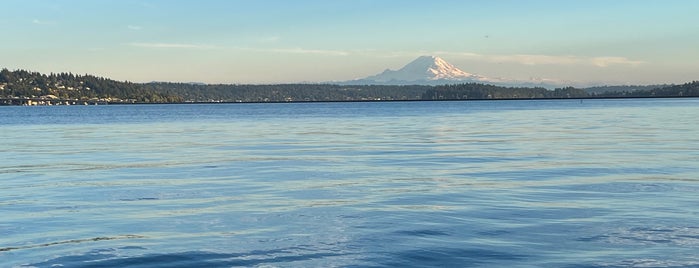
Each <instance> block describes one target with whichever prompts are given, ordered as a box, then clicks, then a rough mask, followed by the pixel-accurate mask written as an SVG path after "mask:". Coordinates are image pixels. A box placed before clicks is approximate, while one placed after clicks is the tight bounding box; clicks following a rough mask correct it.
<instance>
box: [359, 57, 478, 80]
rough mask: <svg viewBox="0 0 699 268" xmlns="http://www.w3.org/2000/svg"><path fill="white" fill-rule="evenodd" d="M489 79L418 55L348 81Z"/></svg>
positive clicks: (437, 58) (440, 59) (441, 61)
mask: <svg viewBox="0 0 699 268" xmlns="http://www.w3.org/2000/svg"><path fill="white" fill-rule="evenodd" d="M489 81H490V79H488V78H486V77H484V76H480V75H476V74H471V73H467V72H464V71H462V70H460V69H459V68H457V67H456V66H454V65H452V64H451V63H448V62H446V61H445V60H443V59H442V58H440V57H436V56H420V57H418V58H417V59H415V60H413V61H412V62H410V63H408V64H407V65H405V66H403V68H400V69H398V70H395V71H394V70H385V71H383V72H382V73H380V74H377V75H373V76H369V77H366V78H362V79H358V80H353V81H348V82H347V83H362V84H397V85H404V84H429V85H433V84H446V83H461V82H480V83H487V82H489Z"/></svg>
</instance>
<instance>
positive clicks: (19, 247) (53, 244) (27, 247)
mask: <svg viewBox="0 0 699 268" xmlns="http://www.w3.org/2000/svg"><path fill="white" fill-rule="evenodd" d="M135 238H146V237H145V236H142V235H118V236H101V237H93V238H85V239H71V240H64V241H56V242H50V243H43V244H34V245H25V246H17V247H4V248H0V252H4V251H13V250H19V249H31V248H42V247H50V246H56V245H63V244H79V243H85V242H96V241H105V240H118V239H135Z"/></svg>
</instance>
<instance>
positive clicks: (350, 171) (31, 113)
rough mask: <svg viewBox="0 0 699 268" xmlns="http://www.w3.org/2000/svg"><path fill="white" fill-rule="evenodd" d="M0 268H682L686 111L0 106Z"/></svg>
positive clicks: (698, 211) (678, 105)
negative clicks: (409, 267) (236, 267)
mask: <svg viewBox="0 0 699 268" xmlns="http://www.w3.org/2000/svg"><path fill="white" fill-rule="evenodd" d="M0 145H2V146H1V147H0V267H234V266H246V267H407V266H423V267H424V266H439V267H698V266H699V253H698V252H699V198H698V197H699V164H698V163H699V99H643V100H585V101H582V102H581V101H579V100H552V101H475V102H387V103H302V104H212V105H194V104H193V105H126V106H88V107H84V106H80V107H77V106H70V107H0Z"/></svg>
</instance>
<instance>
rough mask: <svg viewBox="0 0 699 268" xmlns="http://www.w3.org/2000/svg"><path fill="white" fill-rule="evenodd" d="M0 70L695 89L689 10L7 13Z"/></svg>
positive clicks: (692, 7)
mask: <svg viewBox="0 0 699 268" xmlns="http://www.w3.org/2000/svg"><path fill="white" fill-rule="evenodd" d="M0 3H1V5H0V6H2V11H3V12H2V13H3V15H2V16H0V29H2V33H3V35H2V37H0V68H8V69H28V70H32V71H39V72H45V73H48V72H73V73H79V74H85V73H88V74H95V75H99V76H105V77H109V78H113V79H116V80H129V81H134V82H148V81H176V82H206V83H284V82H323V81H341V80H350V79H356V78H361V77H365V76H369V75H374V74H376V73H379V72H381V71H383V70H384V69H387V68H388V69H398V68H400V67H402V66H403V65H405V64H407V63H408V62H410V61H412V60H413V59H415V58H416V57H418V56H420V55H435V56H440V57H442V58H444V59H445V60H446V61H448V62H450V63H452V64H454V65H456V66H457V67H459V68H460V69H462V70H464V71H466V72H470V73H475V74H479V75H483V76H489V77H501V78H508V79H520V80H527V79H554V80H561V81H570V83H576V84H590V83H606V84H655V83H684V82H688V81H692V80H699V16H697V14H699V1H693V0H684V1H681V0H665V1H661V0H657V1H649V0H614V1H609V0H585V1H581V0H538V1H537V0H528V1H525V0H480V1H469V0H454V1H450V0H422V1H416V0H394V1H389V0H332V1H329V0H295V1H287V0H256V1H238V0H196V1H194V0H191V1H184V0H102V1H95V0H0Z"/></svg>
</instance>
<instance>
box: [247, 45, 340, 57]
mask: <svg viewBox="0 0 699 268" xmlns="http://www.w3.org/2000/svg"><path fill="white" fill-rule="evenodd" d="M236 49H241V50H251V51H257V52H271V53H287V54H315V55H328V56H348V55H350V54H352V52H351V51H345V50H324V49H305V48H250V47H237V48H236Z"/></svg>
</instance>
